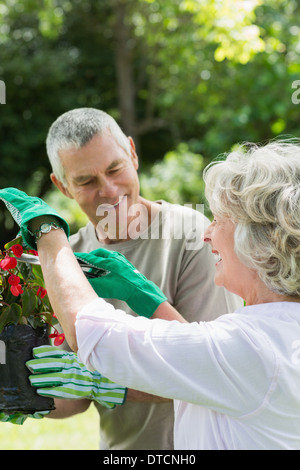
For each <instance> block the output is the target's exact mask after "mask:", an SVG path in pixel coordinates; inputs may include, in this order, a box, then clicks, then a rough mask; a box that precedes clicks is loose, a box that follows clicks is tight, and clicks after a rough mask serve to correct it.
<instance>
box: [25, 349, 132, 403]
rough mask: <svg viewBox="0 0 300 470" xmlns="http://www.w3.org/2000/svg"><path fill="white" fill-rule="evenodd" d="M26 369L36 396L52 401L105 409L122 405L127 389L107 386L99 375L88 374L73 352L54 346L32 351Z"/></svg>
mask: <svg viewBox="0 0 300 470" xmlns="http://www.w3.org/2000/svg"><path fill="white" fill-rule="evenodd" d="M32 352H33V357H34V358H35V359H32V360H30V361H28V362H26V366H27V367H28V369H29V370H30V372H32V373H33V375H30V376H29V380H30V383H31V385H32V386H33V387H36V388H37V393H38V394H39V395H42V396H47V397H52V398H66V399H75V400H78V399H82V398H88V399H90V400H95V401H97V402H98V403H100V404H101V405H102V406H104V407H106V408H115V406H116V405H123V404H124V402H125V399H126V393H127V389H126V388H125V387H121V386H119V385H116V384H115V383H113V382H111V381H110V380H109V379H106V378H105V377H103V376H102V375H101V374H99V372H96V371H93V372H91V371H89V370H88V369H87V368H86V367H85V365H84V364H82V363H80V362H79V361H78V359H77V355H76V354H75V353H73V352H68V351H63V350H61V349H59V348H56V347H54V346H39V347H37V348H34V349H33V351H32Z"/></svg>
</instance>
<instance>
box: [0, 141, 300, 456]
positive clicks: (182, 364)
mask: <svg viewBox="0 0 300 470" xmlns="http://www.w3.org/2000/svg"><path fill="white" fill-rule="evenodd" d="M204 176H205V182H206V193H207V199H208V201H209V204H210V207H211V210H212V212H213V214H214V220H213V222H212V224H211V225H210V226H209V228H208V229H207V231H206V233H205V240H204V241H205V242H207V243H209V244H210V245H211V250H212V252H213V253H214V254H215V255H216V274H215V282H216V284H217V285H219V286H225V287H226V288H227V289H228V290H230V291H231V292H234V293H236V294H238V295H239V296H241V297H243V298H244V299H245V302H246V306H245V307H244V308H241V309H240V310H238V311H236V312H234V313H232V314H227V315H223V316H222V317H220V318H219V319H217V320H215V321H212V322H207V323H206V322H201V323H192V324H188V323H184V322H183V321H182V319H181V317H180V316H179V315H178V314H177V312H175V311H174V310H172V308H171V306H170V305H169V304H168V303H167V302H165V301H162V302H161V303H160V304H159V306H158V308H157V309H156V311H155V313H154V315H153V317H152V319H148V318H143V317H138V318H133V317H131V316H127V315H126V314H124V313H123V312H122V311H116V310H114V308H113V307H112V306H111V305H109V304H108V303H107V302H105V301H104V300H103V299H101V298H99V297H98V296H97V295H96V293H95V291H94V290H93V289H92V288H91V286H90V284H89V283H88V282H87V281H86V279H85V278H84V276H83V274H82V272H81V270H80V269H79V268H78V265H77V262H76V260H75V258H74V255H73V253H72V251H71V249H70V248H69V246H68V242H67V238H66V236H65V234H64V232H63V231H62V230H51V231H50V232H49V233H48V234H44V235H43V236H41V237H40V239H39V240H38V241H37V246H38V250H39V256H40V261H41V264H42V268H43V271H44V276H45V281H46V286H47V289H48V293H49V296H50V299H51V302H52V304H53V307H54V310H55V312H56V314H57V316H58V317H59V319H60V321H61V324H62V326H63V329H64V331H65V333H66V334H67V337H68V339H69V342H70V343H71V344H73V345H74V349H76V350H78V355H79V357H80V359H81V360H82V361H83V362H84V363H85V364H86V365H87V366H88V367H89V368H91V369H95V370H97V371H99V372H101V373H102V374H104V375H106V376H107V377H109V378H110V379H111V380H114V381H116V382H117V383H120V384H122V385H124V386H126V387H131V388H134V389H137V390H141V391H144V392H148V393H151V394H155V395H160V396H162V397H166V398H170V399H173V400H174V409H175V431H174V433H175V435H174V438H175V448H177V449H300V438H299V435H300V411H299V410H300V394H299V390H300V346H299V345H300V303H299V301H300V147H299V145H298V144H297V143H295V142H292V143H270V144H267V145H265V146H263V147H258V146H250V148H249V149H247V148H241V149H240V150H239V151H236V152H233V153H231V154H229V155H228V157H227V159H225V160H222V161H218V162H214V163H213V164H212V165H210V166H209V167H208V168H207V169H206V171H205V175H204ZM0 196H1V195H0ZM31 224H32V226H33V228H34V226H37V219H35V220H33V221H31ZM79 286H80V287H79ZM164 318H166V319H168V320H172V319H173V318H174V321H171V322H170V321H166V320H165V319H164ZM132 419H134V417H132Z"/></svg>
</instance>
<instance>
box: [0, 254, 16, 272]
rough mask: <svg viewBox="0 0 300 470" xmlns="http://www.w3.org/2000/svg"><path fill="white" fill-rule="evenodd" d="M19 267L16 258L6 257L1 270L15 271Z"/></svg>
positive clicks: (0, 262) (0, 264)
mask: <svg viewBox="0 0 300 470" xmlns="http://www.w3.org/2000/svg"><path fill="white" fill-rule="evenodd" d="M16 266H17V260H16V258H12V257H11V256H5V258H4V259H3V260H1V261H0V268H1V269H3V270H4V271H9V270H10V269H14V268H15V267H16Z"/></svg>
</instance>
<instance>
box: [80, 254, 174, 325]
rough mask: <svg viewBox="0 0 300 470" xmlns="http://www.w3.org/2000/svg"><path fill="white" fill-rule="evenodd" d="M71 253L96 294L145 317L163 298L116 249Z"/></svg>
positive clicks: (152, 311)
mask: <svg viewBox="0 0 300 470" xmlns="http://www.w3.org/2000/svg"><path fill="white" fill-rule="evenodd" d="M75 256H76V258H77V260H78V261H79V264H80V265H81V267H82V269H83V271H84V272H85V275H86V277H87V278H88V281H89V283H90V284H91V286H92V287H93V288H94V290H95V292H96V293H97V294H98V295H99V297H102V298H104V299H119V300H124V301H125V302H126V303H127V305H128V306H129V307H130V308H131V309H132V310H133V311H134V312H135V313H137V314H138V315H140V316H144V317H148V318H149V317H151V316H152V315H153V313H154V312H155V310H156V309H157V307H158V306H159V305H160V304H161V303H163V302H165V301H166V300H167V297H166V296H165V295H164V294H163V293H162V291H161V290H160V289H159V288H158V287H157V286H156V285H155V284H154V283H153V282H152V281H149V280H148V279H147V278H146V277H145V276H144V275H143V274H141V273H140V272H138V270H137V269H136V268H135V267H134V266H133V265H132V264H131V263H130V262H129V261H128V260H127V259H126V258H125V256H123V255H121V254H120V253H118V252H116V251H109V250H106V249H105V248H98V249H97V250H94V251H91V252H90V253H75Z"/></svg>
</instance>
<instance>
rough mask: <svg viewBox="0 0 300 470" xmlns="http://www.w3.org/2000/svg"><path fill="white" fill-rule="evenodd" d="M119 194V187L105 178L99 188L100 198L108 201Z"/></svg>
mask: <svg viewBox="0 0 300 470" xmlns="http://www.w3.org/2000/svg"><path fill="white" fill-rule="evenodd" d="M117 194H118V187H117V186H116V185H115V184H114V183H113V181H110V180H109V179H108V178H105V179H103V180H102V181H101V183H100V187H99V196H100V197H102V198H106V199H111V198H114V197H115V196H116V195H117Z"/></svg>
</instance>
